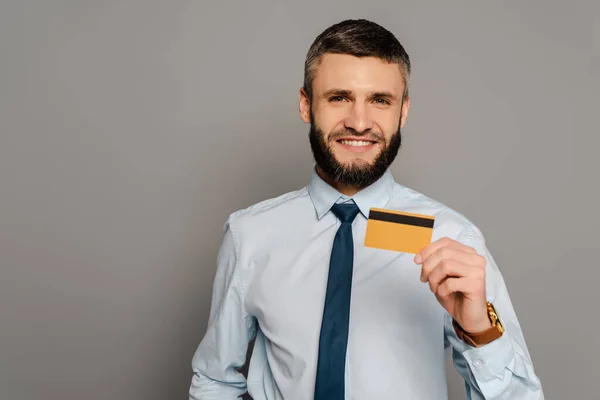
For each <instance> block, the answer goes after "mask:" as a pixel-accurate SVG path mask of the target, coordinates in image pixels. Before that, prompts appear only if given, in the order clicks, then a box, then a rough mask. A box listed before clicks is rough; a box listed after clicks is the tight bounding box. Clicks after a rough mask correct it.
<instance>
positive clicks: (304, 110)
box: [299, 88, 310, 124]
mask: <svg viewBox="0 0 600 400" xmlns="http://www.w3.org/2000/svg"><path fill="white" fill-rule="evenodd" d="M299 103H300V104H299V106H300V118H302V121H304V122H305V123H307V124H310V99H309V98H308V95H307V94H306V91H305V90H304V88H301V89H300V102H299Z"/></svg>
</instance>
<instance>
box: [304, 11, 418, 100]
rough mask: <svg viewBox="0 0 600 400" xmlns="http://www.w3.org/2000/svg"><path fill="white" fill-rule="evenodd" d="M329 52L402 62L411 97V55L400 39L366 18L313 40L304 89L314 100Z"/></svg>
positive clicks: (406, 90)
mask: <svg viewBox="0 0 600 400" xmlns="http://www.w3.org/2000/svg"><path fill="white" fill-rule="evenodd" d="M326 53H335V54H349V55H353V56H356V57H377V58H379V59H382V60H384V61H387V62H388V63H393V64H398V65H399V67H400V71H401V72H402V78H403V79H404V87H405V89H404V94H403V97H404V98H406V97H407V96H408V78H409V76H410V58H409V57H408V54H407V53H406V51H405V50H404V47H402V45H401V44H400V42H399V41H398V39H396V37H395V36H394V35H393V34H392V33H391V32H390V31H388V30H387V29H385V28H384V27H382V26H380V25H378V24H376V23H375V22H371V21H368V20H366V19H354V20H353V19H348V20H345V21H342V22H339V23H337V24H335V25H332V26H330V27H329V28H327V29H325V30H324V31H323V32H322V33H321V34H320V35H319V36H317V38H316V39H315V41H314V42H313V44H312V45H311V46H310V49H309V50H308V54H307V55H306V61H305V63H304V91H305V92H306V94H307V95H308V98H309V100H311V99H312V82H313V79H314V77H315V72H316V69H317V67H318V66H319V63H320V62H321V58H322V57H323V55H325V54H326Z"/></svg>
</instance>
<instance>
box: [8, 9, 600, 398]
mask: <svg viewBox="0 0 600 400" xmlns="http://www.w3.org/2000/svg"><path fill="white" fill-rule="evenodd" d="M347 17H366V18H370V19H373V20H375V21H377V22H379V23H381V24H383V25H384V26H386V27H388V28H389V29H390V30H392V31H393V32H394V33H395V34H396V35H397V36H398V37H399V39H400V40H401V42H402V43H403V44H404V45H405V47H406V48H407V50H408V52H409V54H410V56H411V58H412V62H413V69H414V73H413V76H412V86H411V95H412V108H411V111H410V114H409V118H408V123H407V126H406V128H405V129H404V136H405V141H404V145H403V149H402V150H401V152H400V155H399V158H398V160H397V161H396V163H395V164H394V166H393V171H394V173H395V176H396V179H397V180H399V181H400V182H402V183H403V184H405V185H408V186H411V187H413V188H415V189H417V190H420V191H422V192H424V193H426V194H428V195H429V196H432V197H434V198H436V199H437V200H440V201H442V202H444V203H446V204H448V205H449V206H451V207H453V208H455V209H457V210H458V211H460V212H463V213H464V214H465V215H467V217H469V218H470V219H471V220H473V221H474V222H475V223H476V224H477V225H478V226H479V227H480V228H481V229H482V231H483V232H484V234H485V235H486V238H487V240H488V245H489V247H490V249H491V250H492V253H493V254H494V256H495V258H496V261H497V262H498V264H499V266H500V268H501V269H502V271H503V273H504V276H505V278H506V281H507V284H508V287H509V291H510V293H511V296H512V299H513V302H514V306H515V309H516V310H517V313H518V315H519V317H520V320H521V323H522V326H523V329H524V332H525V335H526V339H527V341H528V345H529V349H530V351H531V354H532V357H533V361H534V364H535V367H536V371H537V373H538V374H539V376H540V377H541V379H542V381H543V384H544V388H545V391H546V395H547V398H549V399H566V398H582V399H583V398H592V397H594V396H595V395H593V393H594V388H596V387H597V383H598V379H599V378H600V372H599V369H598V367H597V360H598V356H599V355H600V351H599V345H598V341H597V339H596V338H597V332H598V329H599V324H598V322H597V321H598V318H597V312H596V310H597V307H598V300H599V296H598V294H597V286H598V281H599V278H600V273H599V272H598V267H599V266H598V252H599V250H600V246H599V245H598V238H597V232H598V226H599V224H600V218H599V216H598V204H599V203H600V191H599V190H598V173H599V172H600V160H599V157H598V156H597V151H598V145H599V144H600V141H599V139H598V122H597V116H598V109H597V107H598V104H599V103H598V92H599V91H600V79H599V71H600V52H599V50H598V49H599V47H600V46H599V44H600V5H599V3H598V2H593V1H571V2H566V1H541V0H537V1H516V0H515V1H496V2H482V1H454V2H447V1H443V0H439V1H423V0H421V1H416V0H414V1H391V0H390V1H369V2H366V1H352V2H349V1H325V2H321V1H318V0H312V1H302V2H294V3H291V2H285V3H284V2H277V1H274V0H273V1H266V0H262V1H252V2H245V1H236V2H227V1H219V2H217V1H213V2H208V1H141V0H119V1H117V0H111V1H108V0H107V1H91V0H87V1H84V0H80V1H59V0H54V1H28V0H23V1H17V0H14V1H7V0H3V1H2V2H1V3H0V62H1V64H0V68H1V69H0V133H1V135H0V191H1V197H0V267H1V269H0V399H2V400H4V399H6V400H31V399H42V398H43V399H81V398H85V399H87V400H96V399H98V400H99V399H111V400H120V399H145V400H152V399H156V400H158V399H176V398H186V396H187V390H188V385H189V380H190V376H191V369H190V361H191V357H192V355H193V352H194V350H195V348H196V346H197V345H198V342H199V341H200V339H201V338H202V336H203V334H204V330H205V328H206V322H207V318H208V312H209V307H210V294H211V290H212V279H213V277H214V273H215V267H216V265H215V259H216V252H217V249H218V246H219V243H220V240H221V228H222V226H223V223H224V221H225V219H226V218H227V216H228V215H229V214H230V213H231V212H233V211H235V210H237V209H239V208H243V207H246V206H249V205H251V204H253V203H255V202H257V201H260V200H262V199H265V198H269V197H273V196H276V195H279V194H281V193H283V192H286V191H290V190H294V189H296V188H299V187H301V186H303V185H305V184H306V183H307V181H308V179H309V174H310V167H311V165H312V158H311V153H310V149H309V144H308V140H307V132H308V127H307V126H306V125H304V124H303V123H302V122H301V120H300V117H299V115H298V111H297V110H298V106H297V101H298V89H299V87H300V85H301V83H302V68H303V60H304V56H305V54H306V51H307V50H308V47H309V46H310V43H311V42H312V40H313V39H314V37H315V36H316V35H317V34H318V33H319V32H321V30H323V29H324V28H325V27H327V26H329V25H330V24H332V23H335V22H338V21H339V20H341V19H344V18H347ZM449 374H450V376H451V382H450V393H451V398H452V399H460V398H464V389H463V387H462V383H461V381H460V380H459V379H458V378H457V377H458V375H456V373H454V372H453V370H452V369H450V370H449Z"/></svg>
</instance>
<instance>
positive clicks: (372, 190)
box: [308, 168, 395, 219]
mask: <svg viewBox="0 0 600 400" xmlns="http://www.w3.org/2000/svg"><path fill="white" fill-rule="evenodd" d="M394 184H395V180H394V177H393V176H392V173H391V171H390V170H389V169H388V170H387V171H386V172H385V173H384V174H383V176H382V177H381V178H379V180H377V181H376V182H375V183H373V184H371V185H370V186H368V187H366V188H364V189H363V190H361V191H359V192H358V193H356V194H355V195H354V196H352V197H348V196H344V195H343V194H341V193H340V192H338V191H337V190H336V189H334V188H333V187H332V186H330V185H329V184H328V183H327V182H325V181H324V180H323V179H321V177H320V176H319V175H318V174H317V171H316V168H313V170H312V176H311V181H310V184H309V185H308V193H309V195H310V198H311V200H312V202H313V205H314V207H315V211H316V212H317V218H319V219H321V218H322V217H323V216H324V215H325V214H326V213H327V212H328V211H329V210H330V209H331V207H332V206H333V205H334V204H335V203H336V202H338V200H340V198H341V199H344V200H345V199H348V200H350V199H351V200H354V202H355V203H356V205H357V206H358V208H359V209H360V212H361V214H362V215H363V216H364V217H365V218H369V210H370V209H371V208H383V207H385V205H386V204H387V203H388V201H389V200H390V198H391V197H392V191H393V189H394Z"/></svg>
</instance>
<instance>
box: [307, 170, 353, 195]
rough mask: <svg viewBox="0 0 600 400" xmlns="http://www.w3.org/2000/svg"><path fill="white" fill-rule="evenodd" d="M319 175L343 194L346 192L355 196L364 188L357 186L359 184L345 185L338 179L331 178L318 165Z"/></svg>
mask: <svg viewBox="0 0 600 400" xmlns="http://www.w3.org/2000/svg"><path fill="white" fill-rule="evenodd" d="M317 175H319V177H320V178H321V179H323V180H324V181H325V182H326V183H327V184H329V186H331V187H333V188H334V189H335V190H337V191H338V192H340V193H341V194H344V195H346V196H354V195H355V194H356V193H358V192H360V191H361V190H362V189H363V188H361V187H357V186H347V185H344V184H343V183H340V182H337V181H335V180H333V179H331V178H330V177H329V176H327V174H325V172H323V171H322V170H321V168H319V167H318V166H317Z"/></svg>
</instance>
